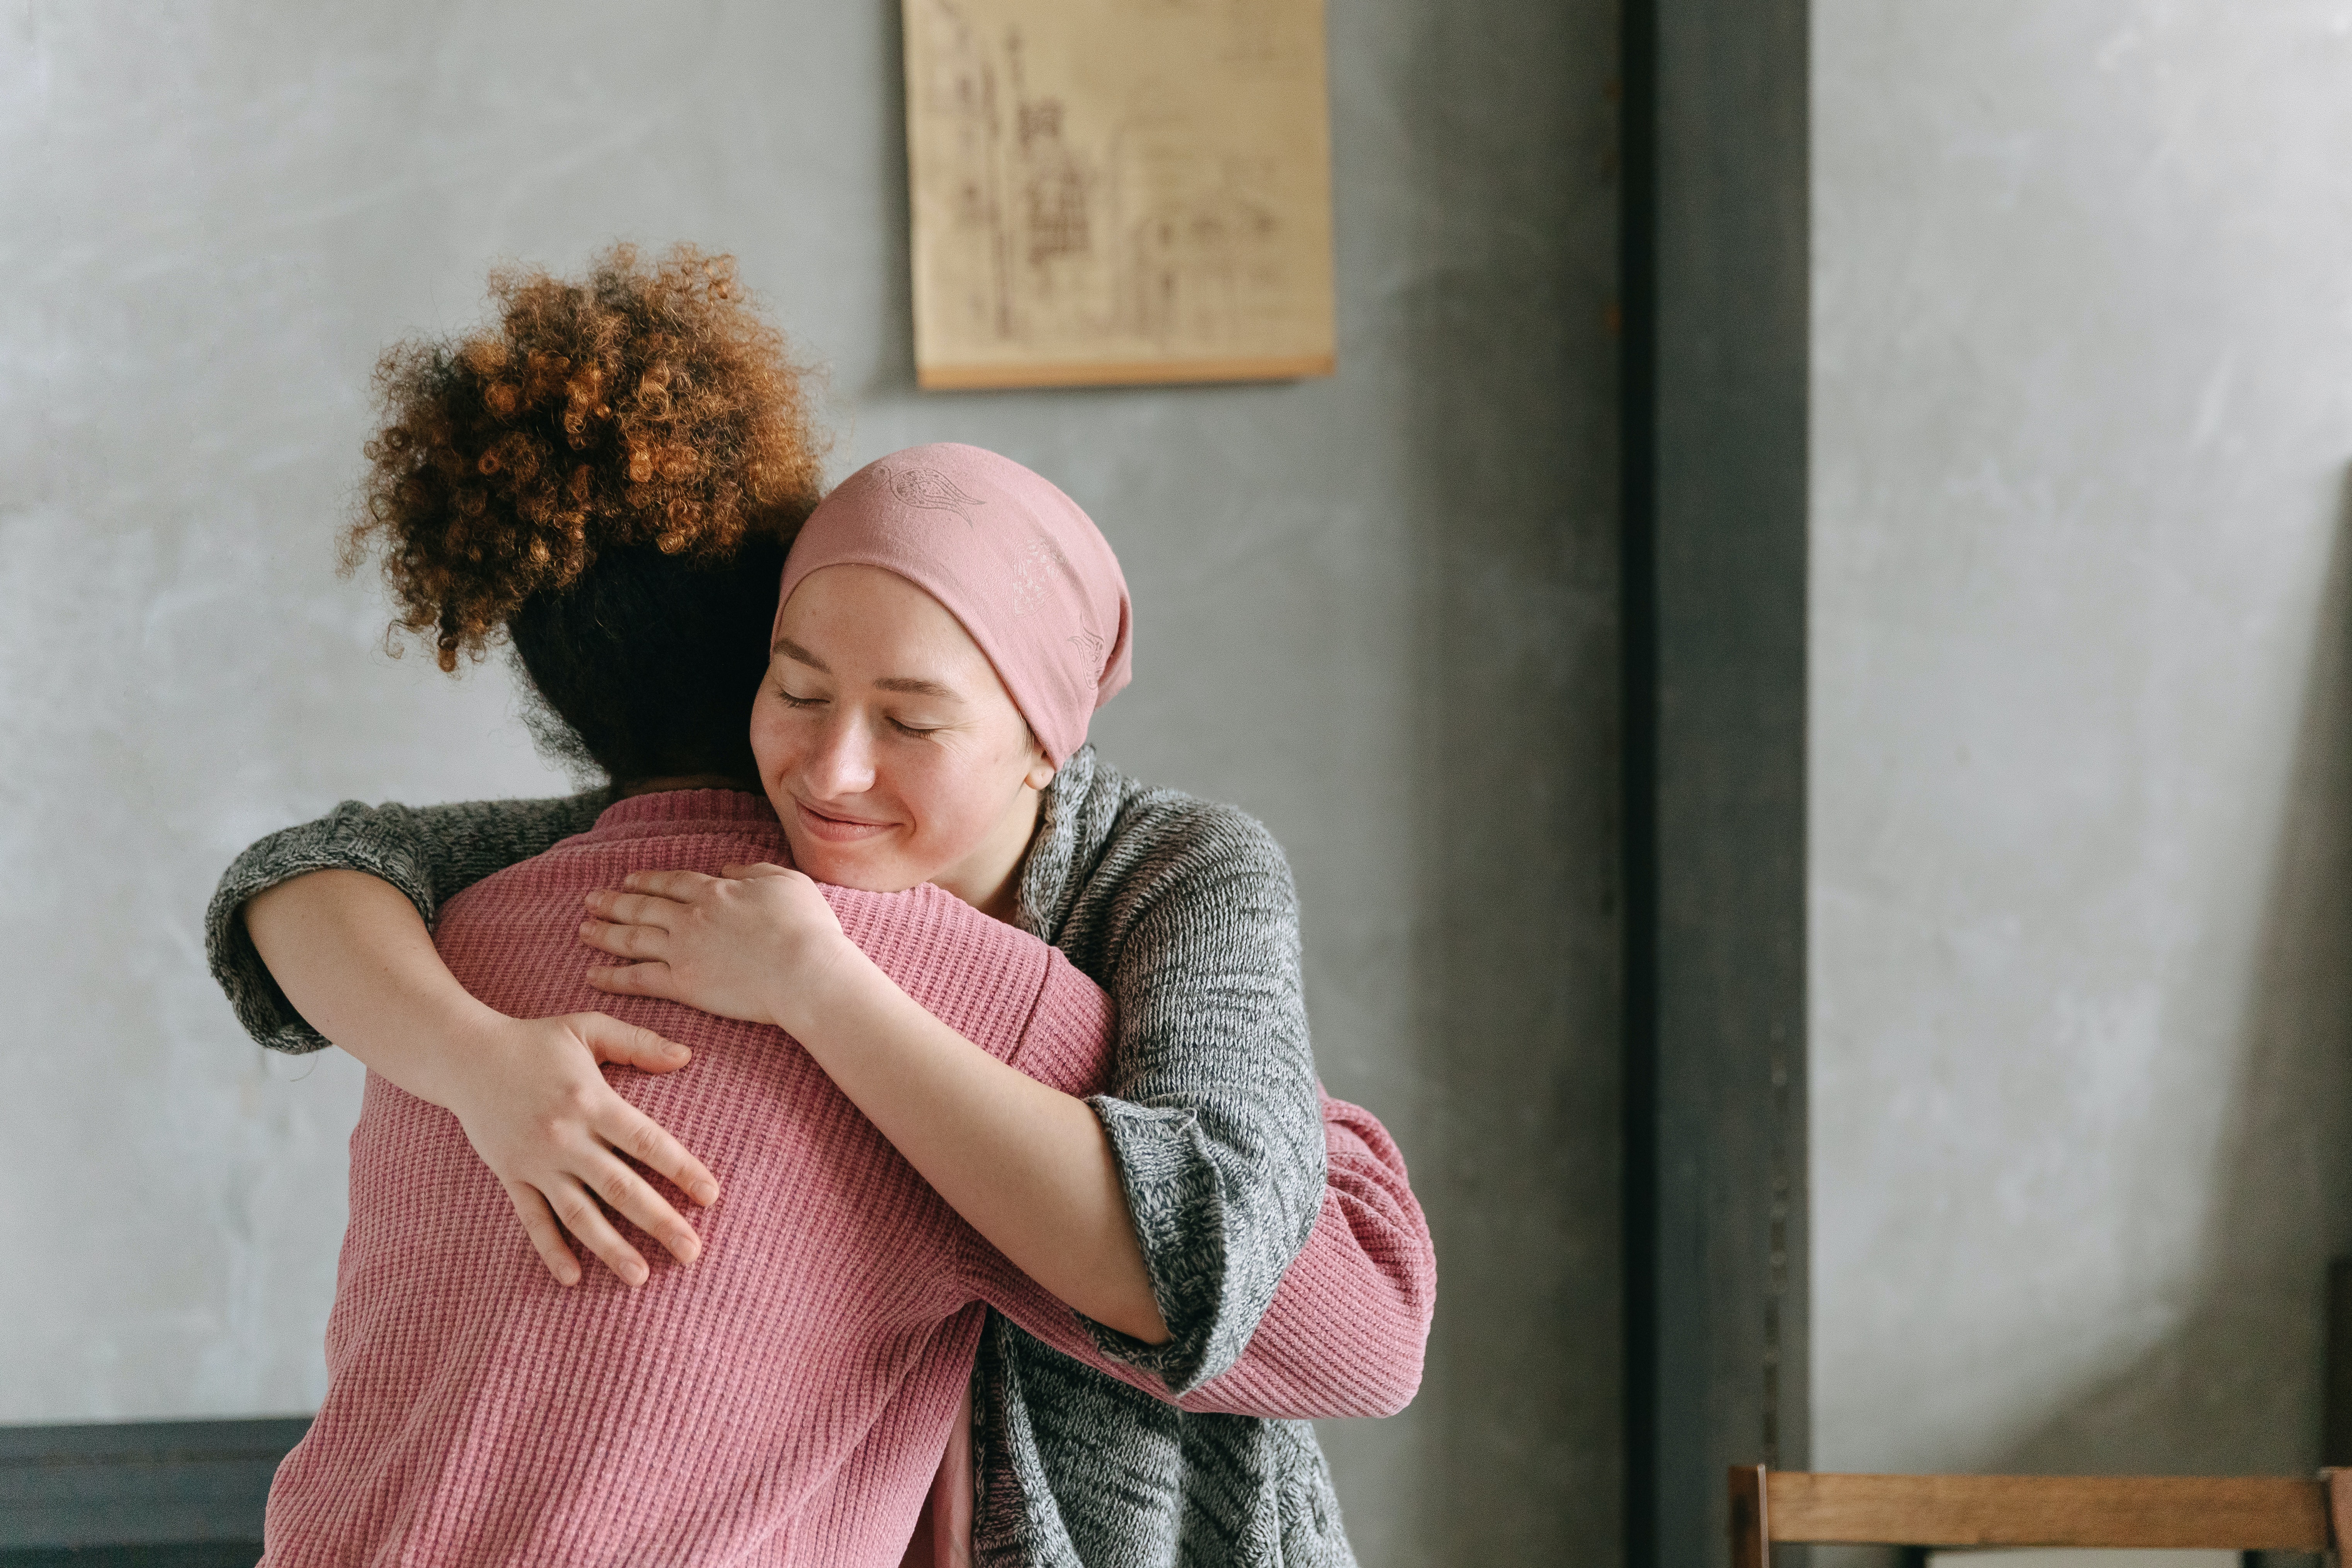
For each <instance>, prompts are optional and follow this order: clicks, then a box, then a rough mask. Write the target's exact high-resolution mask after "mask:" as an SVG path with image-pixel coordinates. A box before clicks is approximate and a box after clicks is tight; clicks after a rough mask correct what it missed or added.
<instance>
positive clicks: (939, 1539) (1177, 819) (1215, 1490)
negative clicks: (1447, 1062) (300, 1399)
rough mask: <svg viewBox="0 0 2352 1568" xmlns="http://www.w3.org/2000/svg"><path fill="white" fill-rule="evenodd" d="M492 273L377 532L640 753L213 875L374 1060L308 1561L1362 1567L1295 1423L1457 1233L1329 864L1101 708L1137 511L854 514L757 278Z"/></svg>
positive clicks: (902, 507)
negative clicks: (1121, 561) (745, 282)
mask: <svg viewBox="0 0 2352 1568" xmlns="http://www.w3.org/2000/svg"><path fill="white" fill-rule="evenodd" d="M492 293H493V298H494V300H495V302H496V306H497V309H496V310H495V313H494V317H493V320H492V321H491V322H490V323H489V324H488V325H487V326H486V327H485V328H484V329H482V330H481V331H478V332H476V333H474V334H472V335H470V336H467V337H465V338H463V339H462V340H459V341H457V342H423V343H417V344H412V345H409V346H406V347H403V348H400V349H397V350H395V351H394V352H393V353H390V354H388V355H387V356H386V357H385V359H384V361H383V365H382V367H381V369H380V371H379V390H380V392H381V394H382V396H383V406H384V416H385V418H384V423H383V427H382V429H381V430H380V431H379V433H378V435H377V436H376V437H375V439H374V440H373V442H372V443H371V444H370V446H369V448H368V455H369V458H370V464H371V467H370V473H369V479H368V482H367V487H366V497H367V502H366V512H365V515H364V516H363V517H362V519H361V521H359V523H358V524H357V525H356V526H355V528H354V529H353V531H352V549H353V551H354V552H355V554H363V553H365V552H368V551H370V550H374V551H376V552H379V553H380V554H381V557H382V562H383V571H384V573H385V576H386V579H387V582H388V583H389V584H390V587H391V589H392V592H393V595H394V600H395V602H396V603H397V605H399V606H400V610H401V614H402V622H401V624H402V625H403V626H406V627H407V628H408V629H410V630H412V631H415V632H417V633H419V634H422V635H424V636H425V637H427V638H429V639H430V640H431V641H432V643H433V644H434V646H435V647H436V653H437V657H438V658H439V660H440V663H441V665H442V667H443V668H445V669H450V670H455V669H457V668H458V666H459V663H460V661H461V660H462V659H465V658H478V657H479V656H480V655H481V654H482V653H483V652H484V651H485V649H486V648H487V647H488V646H489V645H490V643H491V642H492V641H493V640H494V639H496V638H498V637H505V638H507V639H509V640H510V641H511V644H512V647H513V650H514V653H515V656H516V658H517V660H518V662H519V664H520V668H521V670H522V671H523V673H524V675H525V676H526V678H527V679H528V681H529V683H530V688H531V690H532V693H533V697H534V700H535V702H536V704H537V711H536V713H535V714H534V717H533V721H532V722H533V727H534V730H535V731H537V733H538V734H539V737H540V738H541V741H542V742H545V743H548V744H550V745H551V746H553V747H554V748H555V749H557V750H558V751H560V752H562V753H563V754H564V755H566V756H568V757H570V758H572V759H573V760H575V761H577V762H579V763H583V764H586V765H588V766H591V767H593V769H595V770H596V771H599V772H601V773H603V774H604V776H605V777H607V778H608V779H609V780H610V781H611V782H610V784H609V785H608V786H606V787H604V788H601V789H597V790H593V791H591V792H589V793H586V794H583V795H576V796H572V797H569V798H565V799H557V800H540V801H498V802H485V803H478V804H473V805H448V806H436V807H431V808H425V809H411V808H408V807H404V806H399V805H383V806H377V807H366V806H362V805H358V804H356V803H346V804H345V805H341V806H340V807H338V808H337V809H336V810H335V811H334V812H332V813H331V814H330V815H329V816H326V817H323V818H321V819H320V820H319V821H317V822H313V823H310V824H308V825H305V826H299V827H296V828H291V829H289V830H287V831H285V832H283V833H279V834H277V835H274V836H273V837H269V838H266V839H264V840H262V841H261V842H260V843H258V844H257V845H255V846H254V847H252V848H250V849H248V850H247V852H246V853H245V854H244V855H242V856H241V857H239V858H238V859H237V860H236V863H235V864H234V865H233V866H232V867H231V868H230V869H229V871H228V874H227V875H226V878H225V879H223V881H222V884H221V887H220V889H219V891H218V893H217V894H216V895H215V899H214V902H213V906H212V909H211V911H210V918H209V921H208V931H207V936H208V942H209V948H210V952H211V957H212V962H213V966H214V971H215V974H216V975H217V976H218V978H219V979H220V981H221V984H223V986H224V987H225V988H226V991H227V993H228V994H229V997H230V999H231V1001H232V1002H233V1004H234V1005H236V1010H237V1013H238V1016H239V1017H240V1019H241V1020H242V1021H243V1022H244V1023H245V1025H246V1026H247V1028H248V1029H249V1030H250V1031H251V1032H252V1033H253V1035H254V1036H255V1037H256V1038H257V1039H258V1040H260V1041H261V1042H262V1043H263V1044H265V1045H268V1046H271V1047H275V1048H278V1049H281V1050H292V1051H303V1050H312V1049H317V1048H319V1047H322V1046H324V1045H326V1044H327V1043H329V1042H332V1043H333V1044H334V1045H336V1046H338V1047H341V1048H343V1049H344V1050H347V1051H349V1052H351V1053H352V1055H354V1056H356V1057H358V1058H360V1059H362V1061H364V1062H365V1063H366V1064H367V1065H368V1067H369V1069H370V1071H369V1077H368V1084H367V1089H366V1095H365V1100H364V1102H363V1107H362V1113H361V1118H360V1123H359V1126H358V1129H357V1131H355V1132H354V1133H353V1136H352V1188H351V1221H350V1228H349V1230H348V1232H347V1235H346V1237H345V1240H344V1245H343V1252H342V1258H341V1266H340V1269H339V1273H338V1277H337V1285H336V1295H335V1304H334V1309H333V1312H332V1315H331V1319H330V1321H329V1326H328V1343H327V1351H328V1370H329V1385H328V1392H327V1396H326V1400H325V1403H324V1405H323V1406H322V1408H321V1409H320V1414H319V1417H318V1420H317V1421H316V1423H315V1424H314V1425H313V1426H312V1427H311V1429H310V1435H309V1436H307V1437H306V1438H305V1439H304V1440H303V1442H302V1443H301V1445H300V1446H299V1447H297V1448H296V1449H295V1451H294V1452H293V1454H292V1455H291V1456H290V1457H289V1458H288V1459H287V1461H286V1462H285V1464H284V1465H283V1466H282V1467H281V1468H280V1469H279V1471H278V1477H277V1479H276V1482H275V1484H274V1486H273V1487H272V1489H271V1492H270V1499H269V1507H268V1523H267V1533H268V1555H267V1558H266V1561H267V1562H268V1563H276V1564H295V1563H357V1562H369V1563H377V1562H395V1561H397V1562H415V1563H436V1564H439V1563H502V1564H511V1563H583V1562H611V1563H844V1564H877V1565H887V1564H890V1563H920V1564H925V1565H927V1568H928V1565H930V1564H946V1563H987V1564H1002V1565H1011V1564H1038V1565H1044V1564H1055V1565H1065V1564H1110V1563H1120V1564H1126V1563H1187V1564H1209V1563H1216V1564H1226V1563H1234V1564H1267V1565H1272V1564H1276V1563H1284V1564H1302V1563H1303V1564H1343V1563H1351V1562H1352V1561H1353V1557H1352V1554H1351V1552H1350V1551H1349V1546H1348V1542H1347V1539H1346V1535H1345V1533H1344V1531H1343V1530H1342V1529H1341V1526H1340V1521H1339V1508H1338V1503H1337V1500H1336V1499H1335V1498H1334V1496H1333V1494H1332V1490H1331V1484H1330V1477H1329V1473H1328V1469H1327V1468H1326V1467H1325V1465H1324V1462H1323V1459H1322V1457H1321V1454H1320V1452H1319V1451H1318V1447H1317V1445H1316V1439H1315V1436H1314V1432H1313V1429H1312V1428H1311V1427H1310V1426H1307V1419H1308V1418H1312V1417H1320V1416H1334V1415H1385V1414H1389V1413H1391V1412H1393V1411H1395V1410H1397V1409H1399V1408H1402V1405H1404V1404H1405V1402H1406V1401H1408V1400H1409V1399H1410V1398H1411V1397H1412V1394H1413V1391H1414V1389H1415V1388H1416V1386H1417V1385H1418V1383H1419V1379H1420V1373H1421V1361H1422V1352H1423V1343H1424V1342H1425V1340H1426V1337H1427V1333H1428V1329H1429V1321H1430V1313H1431V1310H1432V1302H1433V1292H1434V1260H1433V1254H1432V1252H1431V1249H1430V1244H1429V1237H1428V1231H1427V1227H1426V1226H1425V1224H1424V1223H1423V1218H1422V1215H1421V1212H1420V1209H1419V1207H1418V1205H1416V1204H1415V1203H1414V1201H1413V1198H1412V1191H1411V1189H1410V1187H1409V1186H1408V1184H1407V1182H1406V1177H1405V1171H1404V1166H1403V1163H1402V1160H1401V1159H1400V1158H1399V1157H1398V1155H1397V1152H1396V1150H1395V1147H1394V1145H1393V1144H1392V1143H1391V1142H1390V1141H1389V1139H1388V1137H1387V1135H1386V1133H1385V1132H1384V1131H1382V1130H1381V1126H1380V1124H1379V1123H1378V1122H1377V1121H1375V1120H1374V1119H1373V1118H1372V1117H1371V1116H1370V1115H1369V1114H1368V1113H1366V1112H1364V1111H1362V1110H1358V1109H1357V1108H1355V1107H1352V1106H1349V1105H1345V1104H1342V1103H1340V1102H1339V1101H1335V1100H1329V1099H1328V1098H1327V1097H1325V1096H1324V1095H1323V1094H1322V1091H1321V1088H1320V1085H1319V1083H1318V1080H1317V1078H1316V1074H1315V1069H1314V1062H1313V1058H1312V1053H1311V1050H1310V1048H1309V1045H1308V1039H1307V1013H1306V1006H1305V1001H1304V995H1303V985H1302V980H1301V974H1300V966H1299V945H1298V916H1297V899H1296V895H1295V893H1294V891H1293V889H1292V885H1291V879H1290V875H1289V871H1288V868H1287V867H1286V864H1285V862H1284V859H1283V856H1282V852H1281V850H1280V848H1279V847H1277V846H1276V844H1275V843H1274V841H1273V839H1272V838H1271V837H1269V836H1268V835H1267V833H1266V832H1265V829H1264V828H1263V827H1262V826H1259V825H1258V824H1257V823H1256V822H1255V821H1253V820H1251V819H1250V818H1249V817H1247V816H1244V815H1243V814H1241V813H1240V812H1238V811H1235V810H1234V809H1232V808H1231V807H1228V806H1223V805H1213V804H1211V803H1208V802H1203V801H1200V800H1196V799H1193V798H1192V797H1189V796H1187V795H1181V794H1179V793H1177V792H1175V791H1173V790H1167V789H1158V788H1153V787H1151V786H1149V785H1146V784H1139V783H1138V782H1136V781H1134V780H1131V779H1129V778H1127V777H1125V776H1124V775H1122V774H1121V773H1118V771H1117V770H1116V769H1114V768H1113V767H1112V766H1111V765H1110V764H1109V763H1107V762H1105V761H1104V760H1102V759H1101V758H1100V757H1098V756H1097V754H1096V753H1095V752H1094V751H1093V749H1092V748H1091V747H1089V746H1088V745H1087V726H1088V722H1089V721H1090V718H1091V715H1092V714H1093V712H1094V710H1096V709H1097V707H1099V706H1100V705H1101V704H1102V703H1103V702H1106V701H1108V700H1109V699H1110V698H1111V697H1112V696H1113V695H1114V694H1116V693H1117V692H1118V690H1119V689H1120V688H1121V687H1123V686H1124V685H1125V684H1126V683H1127V680H1128V678H1129V665H1130V659H1131V650H1132V641H1133V637H1132V616H1131V611H1130V606H1129V600H1128V594H1127V588H1126V584H1125V581H1124V579H1123V577H1122V575H1121V574H1120V571H1119V567H1118V560H1117V558H1116V556H1115V555H1114V554H1113V553H1112V551H1111V548H1110V546H1109V543H1108V542H1107V541H1106V540H1105V539H1104V537H1103V536H1102V534H1101V532H1100V531H1098V530H1097V528H1096V527H1095V525H1094V523H1093V522H1092V521H1090V520H1089V519H1088V518H1087V515H1086V514H1085V512H1084V511H1082V510H1080V509H1079V508H1078V506H1077V505H1076V503H1075V502H1073V501H1072V500H1070V499H1069V497H1067V496H1066V495H1065V494H1063V493H1062V491H1061V490H1059V489H1056V488H1055V486H1054V485H1053V484H1051V483H1049V482H1048V481H1047V480H1045V479H1043V478H1042V477H1040V476H1038V475H1037V474H1034V473H1033V472H1031V471H1029V470H1028V469H1026V468H1023V467H1022V466H1020V465H1019V464H1017V463H1014V462H1013V461H1011V460H1009V459H1007V458H1003V457H1000V456H997V455H995V454H993V453H990V452H986V451H982V450H980V449H979V448H976V447H965V446H956V445H935V446H929V447H915V448H913V449H910V450H908V451H905V452H899V453H896V454H893V455H892V456H890V457H887V458H883V459H881V460H880V461H878V462H876V463H873V464H869V465H868V466H867V467H866V468H863V469H860V470H859V471H858V472H857V473H856V474H855V475H853V476H851V477H850V478H849V479H846V480H845V481H844V482H843V483H842V484H841V485H840V486H839V487H838V488H837V489H835V490H834V491H833V492H832V493H831V494H830V495H826V496H824V497H822V499H820V471H821V470H820V462H819V458H820V453H821V446H820V443H819V442H818V440H817V439H816V437H815V435H814V430H813V428H812V422H811V419H810V417H809V415H808V411H807V404H806V400H805V399H804V397H803V388H802V380H801V375H800V373H799V372H798V371H797V370H796V369H795V367H794V366H793V363H792V362H791V360H790V358H789V356H788V354H787V353H786V348H785V344H784V342H783V340H782V337H781V335H780V334H778V333H777V332H776V331H774V329H773V328H772V327H771V326H769V325H768V324H767V323H766V322H765V321H763V320H762V319H761V317H760V316H759V315H758V313H757V312H756V311H755V310H753V309H752V308H751V304H750V302H749V301H748V300H746V299H745V298H744V297H743V295H742V293H741V290H740V288H739V287H738V285H737V282H736V278H735V273H734V269H733V267H732V265H731V263H730V262H729V261H728V260H727V259H726V258H709V257H705V256H702V255H700V254H698V253H697V252H695V251H693V250H691V249H689V248H685V247H680V248H679V249H677V250H675V251H672V252H671V253H669V254H668V255H667V256H666V257H664V258H661V259H659V260H658V261H657V262H654V263H650V264H649V263H646V262H644V261H641V260H640V258H638V257H637V256H636V255H635V253H633V252H632V251H630V250H628V249H626V248H616V249H614V250H613V251H611V252H608V253H606V254H605V255H604V256H603V257H602V258H599V259H598V261H597V263H596V264H595V266H594V267H593V269H592V271H591V273H590V275H589V276H588V277H587V278H586V279H583V280H578V281H566V280H562V279H555V278H552V277H550V276H548V275H546V274H544V273H500V274H498V275H495V276H494V277H493V279H492ZM780 585H781V588H780ZM688 1213H691V1214H693V1215H695V1217H694V1218H693V1219H692V1220H691V1221H689V1220H688V1218H687V1217H686V1216H687V1215H688ZM518 1221H519V1222H520V1223H518ZM632 1232H634V1233H635V1236H636V1237H639V1238H643V1239H649V1240H650V1241H651V1242H653V1243H654V1244H655V1245H654V1246H653V1247H641V1246H640V1245H639V1243H638V1242H637V1241H633V1240H632V1239H631V1233H632ZM575 1245H576V1246H577V1247H583V1248H584V1249H586V1251H587V1252H589V1253H591V1254H593V1256H594V1258H596V1259H598V1260H601V1263H602V1264H603V1266H604V1267H602V1268H594V1267H591V1268H584V1269H583V1266H582V1262H581V1259H580V1258H579V1257H578V1255H577V1254H576V1253H575V1251H574V1250H573V1248H574V1247H575Z"/></svg>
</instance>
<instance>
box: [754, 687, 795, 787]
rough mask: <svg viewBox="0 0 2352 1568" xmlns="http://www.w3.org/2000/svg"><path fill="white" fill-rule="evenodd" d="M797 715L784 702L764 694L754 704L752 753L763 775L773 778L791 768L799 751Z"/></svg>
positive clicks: (766, 777) (763, 777) (764, 777)
mask: <svg viewBox="0 0 2352 1568" xmlns="http://www.w3.org/2000/svg"><path fill="white" fill-rule="evenodd" d="M797 717H798V715H796V714H794V713H793V711H792V710H790V709H788V708H786V707H785V706H784V705H783V704H782V703H781V702H776V701H773V700H770V699H769V698H767V697H765V696H762V697H761V699H760V700H758V701H756V702H754V703H752V704H751V757H752V760H753V761H755V762H757V763H759V764H760V776H761V778H762V779H772V778H774V777H775V776H776V775H777V774H778V773H783V772H785V771H787V770H788V769H790V768H791V767H792V766H793V764H794V763H796V762H797V761H798V760H799V753H800V734H799V731H800V729H801V726H800V725H798V724H796V723H794V722H793V721H794V720H795V719H796V718H797Z"/></svg>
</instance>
